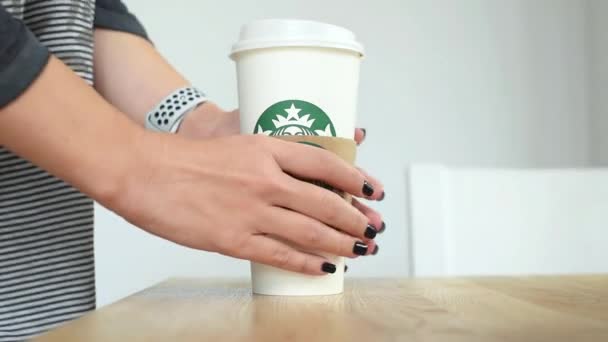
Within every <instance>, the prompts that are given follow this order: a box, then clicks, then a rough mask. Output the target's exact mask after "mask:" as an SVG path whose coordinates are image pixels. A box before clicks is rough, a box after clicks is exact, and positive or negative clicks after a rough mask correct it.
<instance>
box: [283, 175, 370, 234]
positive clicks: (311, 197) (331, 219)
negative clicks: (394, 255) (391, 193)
mask: <svg viewBox="0 0 608 342" xmlns="http://www.w3.org/2000/svg"><path fill="white" fill-rule="evenodd" d="M286 178H287V179H285V180H284V182H286V184H287V185H286V186H285V188H286V190H285V191H284V192H283V193H282V194H281V196H280V197H278V198H277V199H276V200H275V201H276V203H273V204H274V205H276V206H280V207H283V208H288V209H291V210H293V211H295V212H298V213H301V214H303V215H306V216H308V217H310V218H313V219H315V220H317V221H319V222H322V223H324V224H325V225H327V226H329V227H332V228H335V229H338V230H340V231H342V232H344V233H346V234H348V235H351V236H353V237H355V238H358V239H373V238H374V237H376V234H377V230H376V228H375V227H373V226H370V225H369V222H368V221H369V220H368V218H367V217H366V216H365V215H364V214H362V213H361V212H360V211H359V210H358V209H357V208H355V207H353V206H352V205H351V204H350V203H348V202H347V201H345V200H344V199H343V198H342V197H341V196H339V195H337V194H336V193H334V192H332V191H328V190H327V189H325V188H322V187H320V186H317V185H314V184H311V183H308V182H304V181H301V180H298V179H295V178H293V177H288V176H287V177H286Z"/></svg>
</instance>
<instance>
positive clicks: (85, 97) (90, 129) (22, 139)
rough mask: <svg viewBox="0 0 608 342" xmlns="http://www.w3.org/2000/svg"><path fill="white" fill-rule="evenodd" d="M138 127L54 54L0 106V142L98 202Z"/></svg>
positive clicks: (122, 170) (117, 176)
mask: <svg viewBox="0 0 608 342" xmlns="http://www.w3.org/2000/svg"><path fill="white" fill-rule="evenodd" d="M142 133H143V129H141V128H139V127H137V125H134V124H133V123H132V122H130V121H129V120H128V119H127V118H125V116H124V115H122V114H121V113H120V111H119V110H117V109H116V108H114V107H113V106H111V105H110V104H108V103H107V102H106V101H104V100H103V99H102V98H101V97H100V96H99V95H98V94H96V93H95V91H94V90H93V89H91V87H89V86H88V85H86V84H85V83H84V81H82V80H81V79H80V78H78V77H77V76H76V75H75V74H74V73H73V72H72V71H70V70H69V69H68V68H67V67H66V66H65V65H64V64H63V63H61V62H60V61H59V60H57V59H55V58H51V59H50V61H49V63H48V64H47V65H46V67H45V68H44V70H43V71H42V73H41V74H40V76H39V77H38V78H37V79H36V80H35V81H34V82H33V83H32V84H31V85H30V86H29V88H28V89H27V90H26V91H25V92H24V93H23V94H22V95H21V96H19V97H18V98H17V99H16V100H14V101H12V102H11V103H9V104H8V105H7V106H5V107H3V108H1V109H0V145H4V146H6V147H7V148H9V149H10V150H12V151H13V152H15V153H16V154H18V155H20V156H22V157H24V158H26V159H28V160H30V161H32V162H33V163H35V164H36V165H38V166H40V167H41V168H43V169H45V170H47V171H49V172H50V173H52V174H54V175H55V176H57V177H59V178H61V179H64V180H66V181H67V182H69V183H71V184H72V185H74V186H76V187H77V188H79V189H80V190H81V191H83V192H84V193H86V194H88V195H89V196H91V197H93V198H95V199H97V200H99V201H101V202H102V203H103V202H107V201H108V200H109V199H111V198H113V197H114V196H115V194H116V193H117V192H118V189H120V187H121V184H120V183H121V179H123V178H124V176H125V175H126V174H127V173H129V171H130V166H131V165H132V164H133V158H134V157H135V155H136V153H134V152H133V151H134V150H136V149H137V146H138V144H139V142H140V140H139V137H140V136H141V135H142ZM104 204H106V203H104Z"/></svg>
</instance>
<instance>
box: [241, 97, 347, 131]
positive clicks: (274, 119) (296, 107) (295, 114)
mask: <svg viewBox="0 0 608 342" xmlns="http://www.w3.org/2000/svg"><path fill="white" fill-rule="evenodd" d="M253 133H254V134H266V135H270V136H276V135H320V136H326V137H335V136H336V129H335V128H334V124H333V123H332V122H331V120H330V119H329V116H327V114H325V112H324V111H323V110H322V109H321V108H319V107H317V106H315V105H314V104H312V103H310V102H306V101H301V100H287V101H281V102H277V103H275V104H273V105H272V106H270V107H268V109H266V110H265V111H264V113H262V115H261V116H260V118H259V119H258V122H257V123H256V125H255V129H254V131H253Z"/></svg>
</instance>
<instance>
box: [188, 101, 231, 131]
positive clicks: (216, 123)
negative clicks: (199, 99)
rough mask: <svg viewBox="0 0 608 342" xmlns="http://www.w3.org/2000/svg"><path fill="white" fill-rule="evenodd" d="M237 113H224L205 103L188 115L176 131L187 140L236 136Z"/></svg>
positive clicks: (220, 109) (213, 105) (211, 103)
mask: <svg viewBox="0 0 608 342" xmlns="http://www.w3.org/2000/svg"><path fill="white" fill-rule="evenodd" d="M238 132H239V116H238V111H231V112H228V111H225V110H223V109H222V108H220V107H219V106H218V105H216V104H215V103H213V102H206V103H204V104H202V105H200V106H198V107H196V108H195V109H194V110H193V111H192V112H190V113H188V114H187V115H186V117H185V118H184V120H183V121H182V124H181V126H180V128H179V130H178V131H177V133H178V134H179V135H181V136H184V137H187V138H198V139H204V138H211V137H220V136H225V135H232V134H238Z"/></svg>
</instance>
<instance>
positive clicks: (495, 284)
mask: <svg viewBox="0 0 608 342" xmlns="http://www.w3.org/2000/svg"><path fill="white" fill-rule="evenodd" d="M38 341H47V342H51V341H52V342H59V341H61V342H69V341H103V342H107V341H172V342H174V341H264V342H272V341H490V342H491V341H576V342H579V341H608V276H599V275H598V276H564V277H513V278H511V277H504V278H443V279H409V280H378V279H375V280H372V279H369V280H363V279H362V280H350V281H347V285H346V291H345V293H344V294H342V295H336V296H327V297H267V296H254V295H252V294H251V290H250V287H249V283H248V282H246V281H221V280H216V281H207V280H194V279H171V280H168V281H166V282H163V283H161V284H159V285H157V286H154V287H152V288H149V289H147V290H145V291H142V292H140V293H138V294H136V295H133V296H131V297H128V298H126V299H124V300H122V301H119V302H117V303H115V304H113V305H110V306H108V307H104V308H102V309H100V310H97V311H95V312H92V313H90V314H88V315H86V316H84V317H83V318H81V319H79V320H76V321H74V322H71V323H69V324H67V325H65V326H64V327H62V328H60V329H58V330H56V331H52V332H50V333H49V334H47V335H45V336H42V337H41V338H39V339H38Z"/></svg>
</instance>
